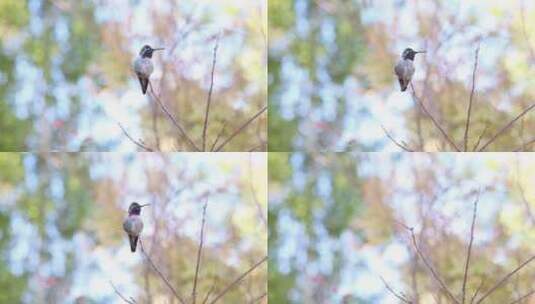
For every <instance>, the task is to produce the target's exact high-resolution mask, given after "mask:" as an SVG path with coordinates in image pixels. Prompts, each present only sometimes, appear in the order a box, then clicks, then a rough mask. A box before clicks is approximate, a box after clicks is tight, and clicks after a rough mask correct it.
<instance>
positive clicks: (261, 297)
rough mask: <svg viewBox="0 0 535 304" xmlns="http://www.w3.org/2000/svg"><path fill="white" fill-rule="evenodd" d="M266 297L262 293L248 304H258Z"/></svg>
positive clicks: (265, 294) (265, 293)
mask: <svg viewBox="0 0 535 304" xmlns="http://www.w3.org/2000/svg"><path fill="white" fill-rule="evenodd" d="M266 296H267V292H264V293H263V294H261V295H260V296H258V297H256V298H254V299H253V300H252V301H250V302H249V304H254V303H258V302H260V301H262V299H263V298H265V297H266Z"/></svg>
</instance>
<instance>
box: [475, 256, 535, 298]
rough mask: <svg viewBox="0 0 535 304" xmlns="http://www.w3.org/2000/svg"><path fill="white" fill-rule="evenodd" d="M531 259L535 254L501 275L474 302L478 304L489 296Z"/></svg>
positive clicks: (534, 257) (533, 258) (534, 258)
mask: <svg viewBox="0 0 535 304" xmlns="http://www.w3.org/2000/svg"><path fill="white" fill-rule="evenodd" d="M533 260H535V255H533V256H532V257H531V258H529V259H527V260H526V261H525V262H524V263H522V264H520V265H519V266H518V267H517V268H515V269H514V270H513V271H511V272H509V273H508V274H507V275H506V276H505V277H503V278H502V279H501V280H499V281H498V283H496V284H495V285H494V286H493V287H492V288H491V289H490V290H489V291H487V292H486V293H485V294H484V295H483V296H482V297H481V298H480V299H479V300H478V301H477V302H476V304H479V303H481V302H483V300H485V299H486V298H487V297H488V296H490V295H491V294H492V293H493V292H495V291H496V289H498V288H499V287H500V286H502V285H503V284H504V283H505V282H507V280H509V278H511V277H512V276H513V275H514V274H515V273H517V272H518V271H520V269H522V268H524V267H525V266H526V265H528V264H529V263H531V262H532V261H533Z"/></svg>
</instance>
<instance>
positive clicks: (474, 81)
mask: <svg viewBox="0 0 535 304" xmlns="http://www.w3.org/2000/svg"><path fill="white" fill-rule="evenodd" d="M480 46H481V45H478V46H477V49H476V55H475V59H474V70H473V71H472V90H471V91H470V101H469V103H468V114H467V115H466V127H465V129H464V152H467V151H468V130H469V129H470V118H471V116H472V102H473V99H474V91H475V88H476V72H477V62H478V59H479V48H480ZM463 301H464V296H463Z"/></svg>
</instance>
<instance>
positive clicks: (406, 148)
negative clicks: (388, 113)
mask: <svg viewBox="0 0 535 304" xmlns="http://www.w3.org/2000/svg"><path fill="white" fill-rule="evenodd" d="M381 128H383V131H384V132H385V134H386V136H387V137H388V138H389V139H390V140H391V141H392V142H393V143H394V144H395V145H396V146H398V147H400V148H401V149H402V150H404V151H407V152H414V150H412V149H410V148H409V147H407V146H405V145H404V144H402V143H400V142H398V141H397V140H395V139H394V137H392V135H391V134H390V133H389V132H388V130H387V129H386V128H385V126H383V125H381Z"/></svg>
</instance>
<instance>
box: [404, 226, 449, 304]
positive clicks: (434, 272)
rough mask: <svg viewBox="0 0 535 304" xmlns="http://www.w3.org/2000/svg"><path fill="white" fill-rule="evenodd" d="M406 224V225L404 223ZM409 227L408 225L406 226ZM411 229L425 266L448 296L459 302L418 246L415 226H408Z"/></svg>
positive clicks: (413, 240) (414, 242) (415, 245)
mask: <svg viewBox="0 0 535 304" xmlns="http://www.w3.org/2000/svg"><path fill="white" fill-rule="evenodd" d="M404 226H405V225H404ZM405 227H407V226H405ZM407 228H408V229H409V231H410V234H411V239H412V244H413V246H414V248H415V249H416V252H417V253H418V255H419V256H420V258H421V259H422V261H423V262H424V264H425V266H426V267H427V269H428V270H429V271H430V272H431V275H432V276H433V278H434V279H435V280H436V281H437V282H438V284H439V285H440V287H441V288H442V289H443V290H444V292H445V293H446V295H447V296H448V297H450V298H451V300H453V302H455V303H457V304H459V301H458V300H457V299H456V298H455V297H454V296H453V294H452V293H451V291H450V290H449V289H448V287H447V286H446V284H444V281H442V279H441V278H440V277H439V276H438V274H437V272H436V271H435V269H434V268H433V266H432V265H431V264H430V263H429V261H427V259H426V258H425V256H424V254H423V253H422V251H421V250H420V248H419V247H418V244H417V242H416V236H415V235H414V228H412V227H410V228H409V227H407Z"/></svg>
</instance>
